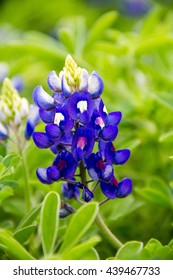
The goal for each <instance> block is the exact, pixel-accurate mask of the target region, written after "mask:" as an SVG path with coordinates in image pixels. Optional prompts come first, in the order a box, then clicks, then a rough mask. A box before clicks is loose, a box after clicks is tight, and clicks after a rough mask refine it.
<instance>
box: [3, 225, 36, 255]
mask: <svg viewBox="0 0 173 280" xmlns="http://www.w3.org/2000/svg"><path fill="white" fill-rule="evenodd" d="M0 244H2V245H3V246H5V251H6V252H7V253H8V254H9V255H10V256H11V257H12V258H14V259H18V260H34V257H33V256H32V255H31V254H30V253H29V252H27V251H26V249H25V248H24V247H22V245H20V243H19V242H18V241H17V240H15V239H14V238H13V237H12V236H11V234H10V233H9V232H7V231H6V230H3V229H0Z"/></svg>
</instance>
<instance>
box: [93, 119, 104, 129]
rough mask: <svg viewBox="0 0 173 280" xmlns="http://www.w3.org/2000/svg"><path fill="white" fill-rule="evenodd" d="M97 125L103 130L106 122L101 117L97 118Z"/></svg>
mask: <svg viewBox="0 0 173 280" xmlns="http://www.w3.org/2000/svg"><path fill="white" fill-rule="evenodd" d="M95 124H98V125H99V126H100V127H101V128H103V127H104V126H105V124H104V121H103V119H102V118H101V117H97V118H96V119H95Z"/></svg>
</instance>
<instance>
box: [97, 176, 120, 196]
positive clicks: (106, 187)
mask: <svg viewBox="0 0 173 280" xmlns="http://www.w3.org/2000/svg"><path fill="white" fill-rule="evenodd" d="M100 187H101V190H102V192H103V193H104V195H105V196H107V197H108V198H110V199H114V198H116V196H117V184H115V182H114V180H111V182H110V183H106V182H104V181H101V182H100Z"/></svg>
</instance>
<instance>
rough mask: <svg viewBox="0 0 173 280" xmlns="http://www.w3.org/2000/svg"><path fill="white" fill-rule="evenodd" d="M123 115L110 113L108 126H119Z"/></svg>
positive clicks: (107, 118) (106, 122)
mask: <svg viewBox="0 0 173 280" xmlns="http://www.w3.org/2000/svg"><path fill="white" fill-rule="evenodd" d="M121 118H122V113H121V112H112V113H109V114H108V115H107V117H106V121H105V124H106V125H118V124H119V123H120V121H121Z"/></svg>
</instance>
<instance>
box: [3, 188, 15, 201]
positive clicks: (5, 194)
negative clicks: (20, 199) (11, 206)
mask: <svg viewBox="0 0 173 280" xmlns="http://www.w3.org/2000/svg"><path fill="white" fill-rule="evenodd" d="M10 196H13V190H12V189H11V188H10V187H4V188H3V189H2V190H0V201H2V200H4V199H5V198H7V197H10Z"/></svg>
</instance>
